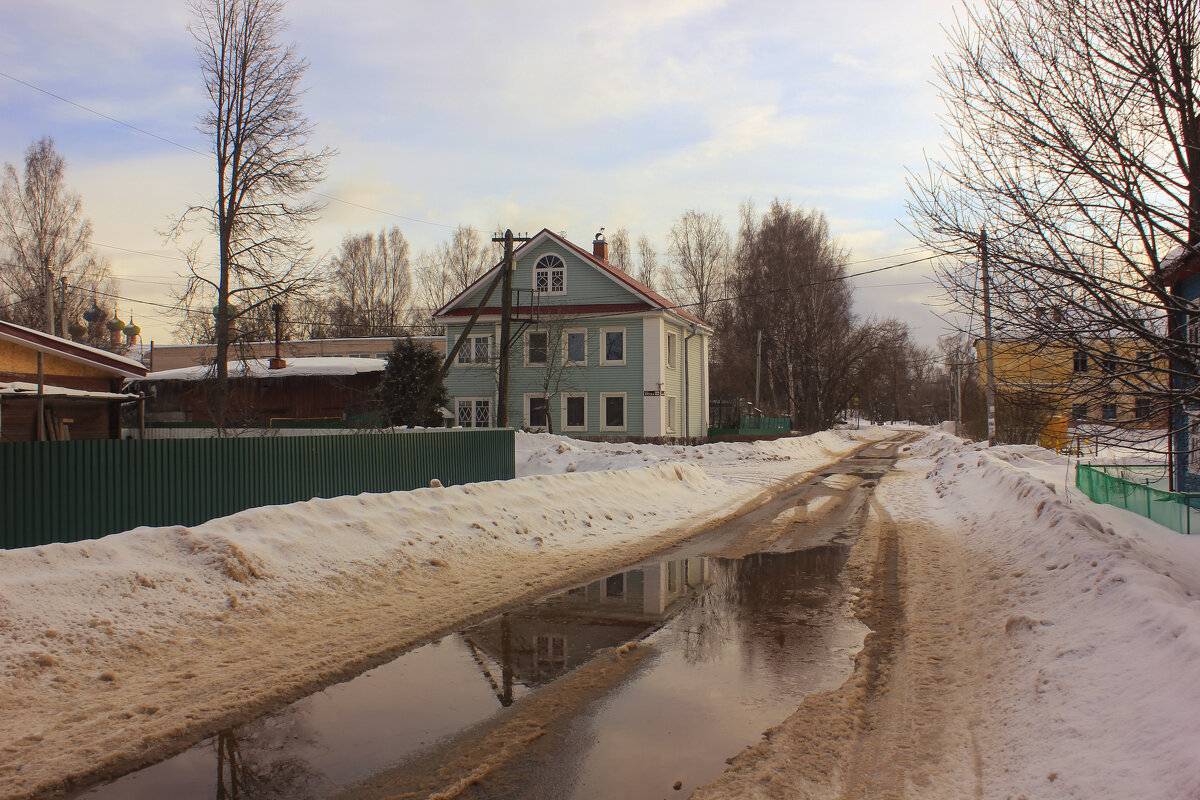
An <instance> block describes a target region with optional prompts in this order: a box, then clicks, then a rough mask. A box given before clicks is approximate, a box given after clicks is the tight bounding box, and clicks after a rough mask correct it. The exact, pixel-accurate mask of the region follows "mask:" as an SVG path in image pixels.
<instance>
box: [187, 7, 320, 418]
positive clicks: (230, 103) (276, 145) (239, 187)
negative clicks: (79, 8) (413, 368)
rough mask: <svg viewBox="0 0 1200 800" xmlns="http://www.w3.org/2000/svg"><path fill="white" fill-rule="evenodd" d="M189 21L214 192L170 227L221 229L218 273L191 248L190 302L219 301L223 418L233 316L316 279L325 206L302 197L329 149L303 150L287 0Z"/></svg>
mask: <svg viewBox="0 0 1200 800" xmlns="http://www.w3.org/2000/svg"><path fill="white" fill-rule="evenodd" d="M191 8H192V11H193V14H194V21H193V23H192V25H191V26H190V30H191V33H192V36H193V38H194V39H195V40H196V54H197V56H198V57H199V60H200V70H201V74H202V75H203V77H204V87H205V90H206V93H207V95H208V101H209V104H210V107H209V110H208V112H207V113H206V114H205V115H204V116H203V117H202V118H201V120H200V130H201V132H203V133H204V134H205V135H206V136H208V137H209V138H210V140H211V142H212V148H213V150H212V152H213V156H214V159H215V166H216V179H217V180H216V183H217V186H216V194H215V195H214V196H213V198H212V202H211V204H206V205H197V206H192V207H191V208H189V209H188V210H187V211H186V212H185V213H184V215H183V217H182V218H181V219H180V221H179V223H178V224H177V225H176V227H175V229H174V231H173V233H175V234H179V233H181V232H182V230H183V228H184V227H185V225H186V223H187V221H188V220H190V219H192V218H195V217H199V218H201V219H202V220H203V222H204V223H205V225H206V226H208V227H209V228H210V229H211V231H212V232H213V233H215V234H216V236H217V264H216V270H215V274H214V273H213V272H212V270H210V269H209V268H208V267H207V265H202V264H200V260H199V258H197V257H196V256H197V254H198V251H197V250H195V249H193V250H192V251H191V259H190V261H189V263H190V267H191V276H190V278H189V281H188V286H187V290H186V292H185V293H184V296H183V297H182V298H181V304H182V305H183V306H184V307H185V308H190V307H191V305H193V304H195V303H197V302H199V303H205V302H210V301H211V300H212V299H213V298H215V300H216V307H215V309H214V311H213V314H214V326H215V339H216V380H215V383H214V392H213V397H212V398H211V400H210V404H211V406H212V409H213V413H214V419H215V421H216V422H217V424H218V425H223V422H224V416H225V411H226V406H227V402H228V368H227V362H228V358H229V344H230V338H231V324H232V323H233V321H234V320H235V319H236V318H238V317H240V316H242V315H245V314H248V313H250V312H252V311H253V310H254V309H256V308H258V307H260V306H264V305H268V304H270V303H273V302H278V299H279V298H280V296H281V295H283V294H285V293H288V292H301V291H304V290H306V289H309V288H311V287H313V286H315V285H316V284H317V283H318V281H319V279H320V276H319V274H318V271H317V266H316V264H315V263H314V262H313V260H312V258H311V246H310V244H309V239H308V234H307V228H308V225H309V224H310V223H311V222H312V221H313V219H314V218H315V216H316V214H317V212H318V210H319V208H320V206H319V205H318V204H317V203H314V202H312V201H311V200H307V199H304V195H305V194H307V193H308V192H309V191H310V190H311V189H313V187H315V186H316V185H317V184H318V183H320V181H321V180H323V178H324V175H325V164H326V162H327V161H328V159H329V157H330V156H332V154H333V152H332V151H331V150H329V149H323V150H320V151H317V152H313V151H310V150H308V149H306V146H307V144H308V139H309V137H310V135H311V134H312V130H313V126H312V123H311V122H310V121H309V120H308V118H307V117H305V116H304V113H303V111H302V110H301V108H300V95H301V94H302V90H301V88H300V79H301V78H302V77H303V75H304V72H305V70H307V68H308V63H307V62H306V61H305V60H304V59H302V58H301V57H300V56H299V55H298V54H297V53H296V50H295V46H294V45H284V44H282V43H281V42H280V41H279V37H280V36H281V35H282V33H283V31H284V29H285V28H286V21H285V20H284V17H283V3H282V2H281V0H193V2H192V3H191Z"/></svg>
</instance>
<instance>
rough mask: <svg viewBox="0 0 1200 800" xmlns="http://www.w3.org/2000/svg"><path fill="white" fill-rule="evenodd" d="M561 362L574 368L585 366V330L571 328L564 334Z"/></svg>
mask: <svg viewBox="0 0 1200 800" xmlns="http://www.w3.org/2000/svg"><path fill="white" fill-rule="evenodd" d="M563 347H564V349H565V350H566V352H565V353H564V354H563V356H564V357H563V362H564V363H567V364H571V365H574V366H581V367H582V366H586V365H587V329H586V328H572V329H571V330H568V331H566V332H565V333H564V336H563Z"/></svg>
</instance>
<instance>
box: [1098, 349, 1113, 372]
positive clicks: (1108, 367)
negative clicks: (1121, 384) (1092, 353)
mask: <svg viewBox="0 0 1200 800" xmlns="http://www.w3.org/2000/svg"><path fill="white" fill-rule="evenodd" d="M1100 369H1102V370H1104V371H1105V372H1106V373H1107V374H1109V375H1113V374H1115V373H1116V371H1117V354H1116V353H1104V354H1103V355H1101V356H1100Z"/></svg>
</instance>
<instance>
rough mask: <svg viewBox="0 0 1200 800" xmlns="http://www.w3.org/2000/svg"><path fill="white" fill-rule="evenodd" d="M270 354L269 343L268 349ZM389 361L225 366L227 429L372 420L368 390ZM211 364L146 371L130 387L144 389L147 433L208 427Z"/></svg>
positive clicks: (352, 359) (303, 360)
mask: <svg viewBox="0 0 1200 800" xmlns="http://www.w3.org/2000/svg"><path fill="white" fill-rule="evenodd" d="M271 347H272V352H274V345H273V344H272V346H271ZM386 366H387V363H386V362H385V361H383V360H381V359H377V358H357V357H338V358H328V357H318V358H303V357H302V358H288V359H286V365H285V366H282V367H279V368H277V369H271V367H270V364H269V362H268V361H267V360H261V361H259V360H254V359H251V360H249V361H233V362H230V363H229V405H228V410H227V412H226V416H225V422H226V425H227V426H228V427H245V428H271V427H313V428H319V427H345V426H350V427H356V426H359V425H363V426H372V425H374V424H376V423H377V421H378V420H377V415H376V410H377V409H376V405H375V402H374V399H373V397H372V393H373V392H374V390H375V388H376V387H377V386H378V385H379V383H380V381H381V380H382V379H383V372H384V368H385V367H386ZM212 379H213V369H212V367H211V366H190V367H181V368H179V369H171V370H162V371H158V372H151V373H150V374H148V375H146V376H145V377H144V378H143V379H142V380H139V381H137V382H135V383H134V384H133V385H132V388H134V389H136V390H138V391H142V392H145V393H146V395H147V399H146V427H147V431H148V435H150V436H152V437H155V436H157V437H161V436H164V435H166V434H164V433H163V430H164V429H167V430H170V429H187V428H193V429H194V428H206V427H211V426H212V425H213V414H212V406H211V403H210V400H209V392H210V390H211V383H212Z"/></svg>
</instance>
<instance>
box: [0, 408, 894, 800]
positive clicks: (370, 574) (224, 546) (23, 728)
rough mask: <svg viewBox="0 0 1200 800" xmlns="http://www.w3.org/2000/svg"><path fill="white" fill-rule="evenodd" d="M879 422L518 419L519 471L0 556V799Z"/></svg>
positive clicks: (522, 585) (744, 496) (377, 656)
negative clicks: (526, 422) (721, 437)
mask: <svg viewBox="0 0 1200 800" xmlns="http://www.w3.org/2000/svg"><path fill="white" fill-rule="evenodd" d="M883 435H885V432H884V431H882V430H880V429H877V430H874V431H864V432H863V433H862V434H860V435H858V436H855V435H854V434H852V433H850V432H830V433H823V434H820V435H818V436H814V437H804V438H791V439H786V440H780V441H778V442H768V443H753V444H743V443H739V444H729V445H709V446H706V447H704V448H694V449H688V450H684V451H683V452H682V453H681V452H680V450H682V449H681V448H678V449H677V448H670V447H653V446H642V445H637V446H634V445H603V444H590V443H589V444H585V443H582V442H578V441H576V440H570V439H566V438H564V437H554V436H537V435H526V434H520V442H519V448H518V461H519V474H521V475H523V476H524V477H519V478H517V479H516V480H513V481H497V482H491V483H479V484H471V485H467V486H457V487H446V488H442V487H431V488H427V489H419V490H416V491H412V492H395V493H391V494H375V495H360V496H357V497H342V498H335V499H324V500H321V499H318V500H312V501H309V502H305V503H295V504H291V505H285V506H274V507H266V508H259V509H251V510H248V511H244V512H241V513H238V514H234V515H232V516H229V517H224V518H221V519H217V520H212V521H210V522H207V523H205V524H202V525H197V526H195V527H191V528H187V527H181V526H175V527H167V528H153V529H152V528H138V529H135V530H133V531H129V532H126V533H121V534H116V535H113V536H107V537H104V538H103V539H99V540H91V541H85V542H79V543H75V544H59V545H50V546H45V547H34V548H27V549H22V550H13V551H0V720H3V722H0V796H3V797H10V796H24V795H26V794H30V793H33V792H35V791H38V790H42V789H46V788H48V787H53V786H56V785H60V784H61V783H62V782H63V781H69V780H70V779H71V778H72V777H73V776H79V775H84V774H88V773H89V772H91V771H93V770H96V769H101V770H110V771H114V772H115V771H118V770H121V769H125V768H128V767H129V766H132V765H136V764H137V763H140V762H141V761H143V760H145V759H149V758H153V757H155V756H156V755H166V754H168V753H169V751H171V750H172V749H179V747H180V746H181V743H183V744H186V743H189V742H190V741H195V740H198V739H199V738H202V736H203V735H205V734H210V733H212V732H214V731H215V730H217V729H219V728H220V727H222V726H224V725H227V724H229V723H230V722H231V721H232V720H234V719H237V718H238V715H239V714H244V713H248V710H249V711H258V712H261V711H263V710H265V708H266V707H268V706H270V705H272V704H275V703H279V702H281V701H284V700H288V699H294V698H295V697H296V696H299V694H301V693H303V692H306V691H311V690H313V689H315V688H319V686H320V685H322V684H323V683H327V682H329V681H330V680H333V679H337V678H341V677H346V674H345V673H346V672H347V671H349V672H353V671H354V670H356V669H357V670H361V669H363V668H366V666H368V665H370V663H371V662H372V661H375V662H377V661H378V660H381V658H382V657H383V656H385V655H386V654H387V653H388V652H394V651H395V649H396V648H397V647H399V646H402V645H403V644H405V643H412V642H414V641H416V640H419V639H420V638H422V637H428V636H431V635H433V634H435V633H437V632H439V631H441V630H445V629H446V628H447V627H448V626H450V625H453V624H455V623H457V622H460V621H462V620H464V619H467V618H470V617H472V616H477V615H480V614H485V613H487V612H489V611H494V610H496V609H498V608H500V607H502V606H504V605H506V604H509V603H512V602H515V601H517V600H521V599H525V598H527V597H529V596H531V595H533V594H538V593H542V592H544V591H547V590H549V589H552V588H556V587H558V586H560V585H562V584H564V583H570V582H572V581H578V580H582V579H585V578H590V577H592V576H593V575H594V574H595V573H599V572H603V571H604V570H608V569H614V568H617V567H619V566H621V565H623V564H625V563H627V561H628V560H629V559H630V558H632V559H634V560H636V559H637V558H640V557H642V556H643V555H646V554H648V553H649V552H651V551H652V550H654V549H657V548H659V547H663V546H665V545H666V544H669V543H670V542H671V541H673V540H675V539H678V538H679V537H681V536H683V535H685V534H686V533H687V531H688V529H689V527H691V526H696V525H699V524H702V523H703V522H704V521H705V520H708V519H712V518H716V517H720V516H721V515H723V514H726V513H729V512H730V511H732V510H733V509H735V508H736V507H737V505H738V504H740V503H741V502H744V501H746V500H748V499H750V498H751V497H753V496H754V495H755V494H757V493H758V492H759V491H761V490H762V489H763V487H764V485H765V484H766V483H769V482H771V481H773V480H778V479H781V478H785V477H788V476H791V475H793V474H795V473H802V472H804V471H806V470H813V469H817V468H819V467H821V466H823V465H825V464H827V463H830V462H832V461H835V460H837V459H838V458H840V457H841V456H843V455H845V454H847V453H848V452H849V451H851V450H852V449H854V448H855V447H857V446H859V445H860V444H861V443H862V442H863V441H864V440H866V439H869V438H880V437H882V436H883ZM554 472H561V473H563V474H545V473H554ZM570 472H576V473H580V474H567V473H570ZM81 743H86V744H81Z"/></svg>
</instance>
